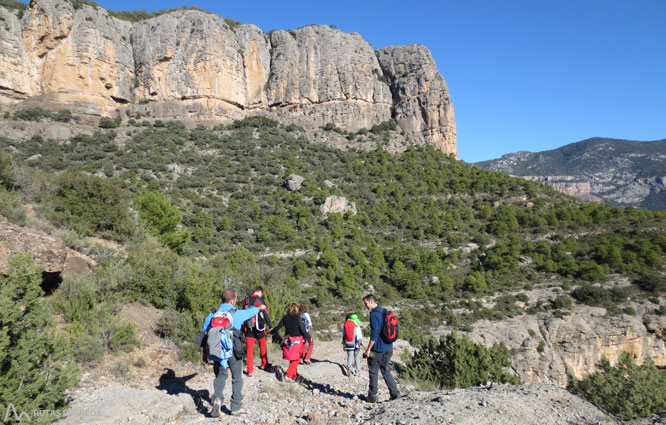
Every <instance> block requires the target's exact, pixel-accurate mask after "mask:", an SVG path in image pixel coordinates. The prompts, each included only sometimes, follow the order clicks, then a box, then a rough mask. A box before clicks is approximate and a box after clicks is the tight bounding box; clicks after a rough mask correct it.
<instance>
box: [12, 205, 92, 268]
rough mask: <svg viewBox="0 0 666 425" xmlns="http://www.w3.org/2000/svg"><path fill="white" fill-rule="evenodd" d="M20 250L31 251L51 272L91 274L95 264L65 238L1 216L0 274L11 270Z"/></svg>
mask: <svg viewBox="0 0 666 425" xmlns="http://www.w3.org/2000/svg"><path fill="white" fill-rule="evenodd" d="M20 253H28V254H30V255H31V256H32V258H33V259H34V260H35V263H36V264H37V265H38V266H40V267H41V268H42V270H43V271H44V272H47V273H65V272H72V273H77V274H81V273H87V272H89V271H90V270H91V267H92V265H93V261H92V260H91V259H90V258H88V257H86V256H84V255H82V254H79V253H78V252H76V251H74V250H71V249H69V248H67V246H65V244H64V242H63V241H62V239H60V238H57V237H55V236H51V235H48V234H46V233H44V232H41V231H39V230H34V229H30V228H27V227H22V226H18V225H16V224H12V223H9V222H8V221H6V220H5V219H4V218H3V217H0V274H7V273H8V264H9V260H10V259H11V258H12V257H14V256H16V255H17V254H20Z"/></svg>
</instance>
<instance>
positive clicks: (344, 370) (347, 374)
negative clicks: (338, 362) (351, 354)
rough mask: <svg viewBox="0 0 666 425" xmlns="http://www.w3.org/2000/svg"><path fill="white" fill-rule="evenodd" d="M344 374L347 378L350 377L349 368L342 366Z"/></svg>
mask: <svg viewBox="0 0 666 425" xmlns="http://www.w3.org/2000/svg"><path fill="white" fill-rule="evenodd" d="M342 374H343V375H345V376H349V368H348V367H347V366H345V365H342Z"/></svg>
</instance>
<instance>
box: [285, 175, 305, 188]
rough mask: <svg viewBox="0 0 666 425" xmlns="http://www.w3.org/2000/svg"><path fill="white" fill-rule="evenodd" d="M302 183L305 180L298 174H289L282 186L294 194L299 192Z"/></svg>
mask: <svg viewBox="0 0 666 425" xmlns="http://www.w3.org/2000/svg"><path fill="white" fill-rule="evenodd" d="M304 181H305V179H304V178H303V177H302V176H299V175H298V174H289V177H287V180H286V181H285V182H284V185H285V186H286V187H287V189H289V191H291V192H296V191H298V190H300V188H301V186H302V185H303V182H304Z"/></svg>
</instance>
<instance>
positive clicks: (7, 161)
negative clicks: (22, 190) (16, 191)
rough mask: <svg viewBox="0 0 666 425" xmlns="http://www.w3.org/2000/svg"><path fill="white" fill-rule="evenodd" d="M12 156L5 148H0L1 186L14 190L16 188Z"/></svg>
mask: <svg viewBox="0 0 666 425" xmlns="http://www.w3.org/2000/svg"><path fill="white" fill-rule="evenodd" d="M11 161H12V158H11V157H10V156H9V154H8V153H6V152H5V151H3V150H0V188H5V189H7V190H12V189H13V188H14V184H15V183H14V177H13V176H12V167H11Z"/></svg>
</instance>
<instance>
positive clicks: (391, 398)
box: [389, 393, 402, 400]
mask: <svg viewBox="0 0 666 425" xmlns="http://www.w3.org/2000/svg"><path fill="white" fill-rule="evenodd" d="M400 397H402V394H400V393H397V394H393V395H392V396H391V397H389V400H397V399H399V398H400Z"/></svg>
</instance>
